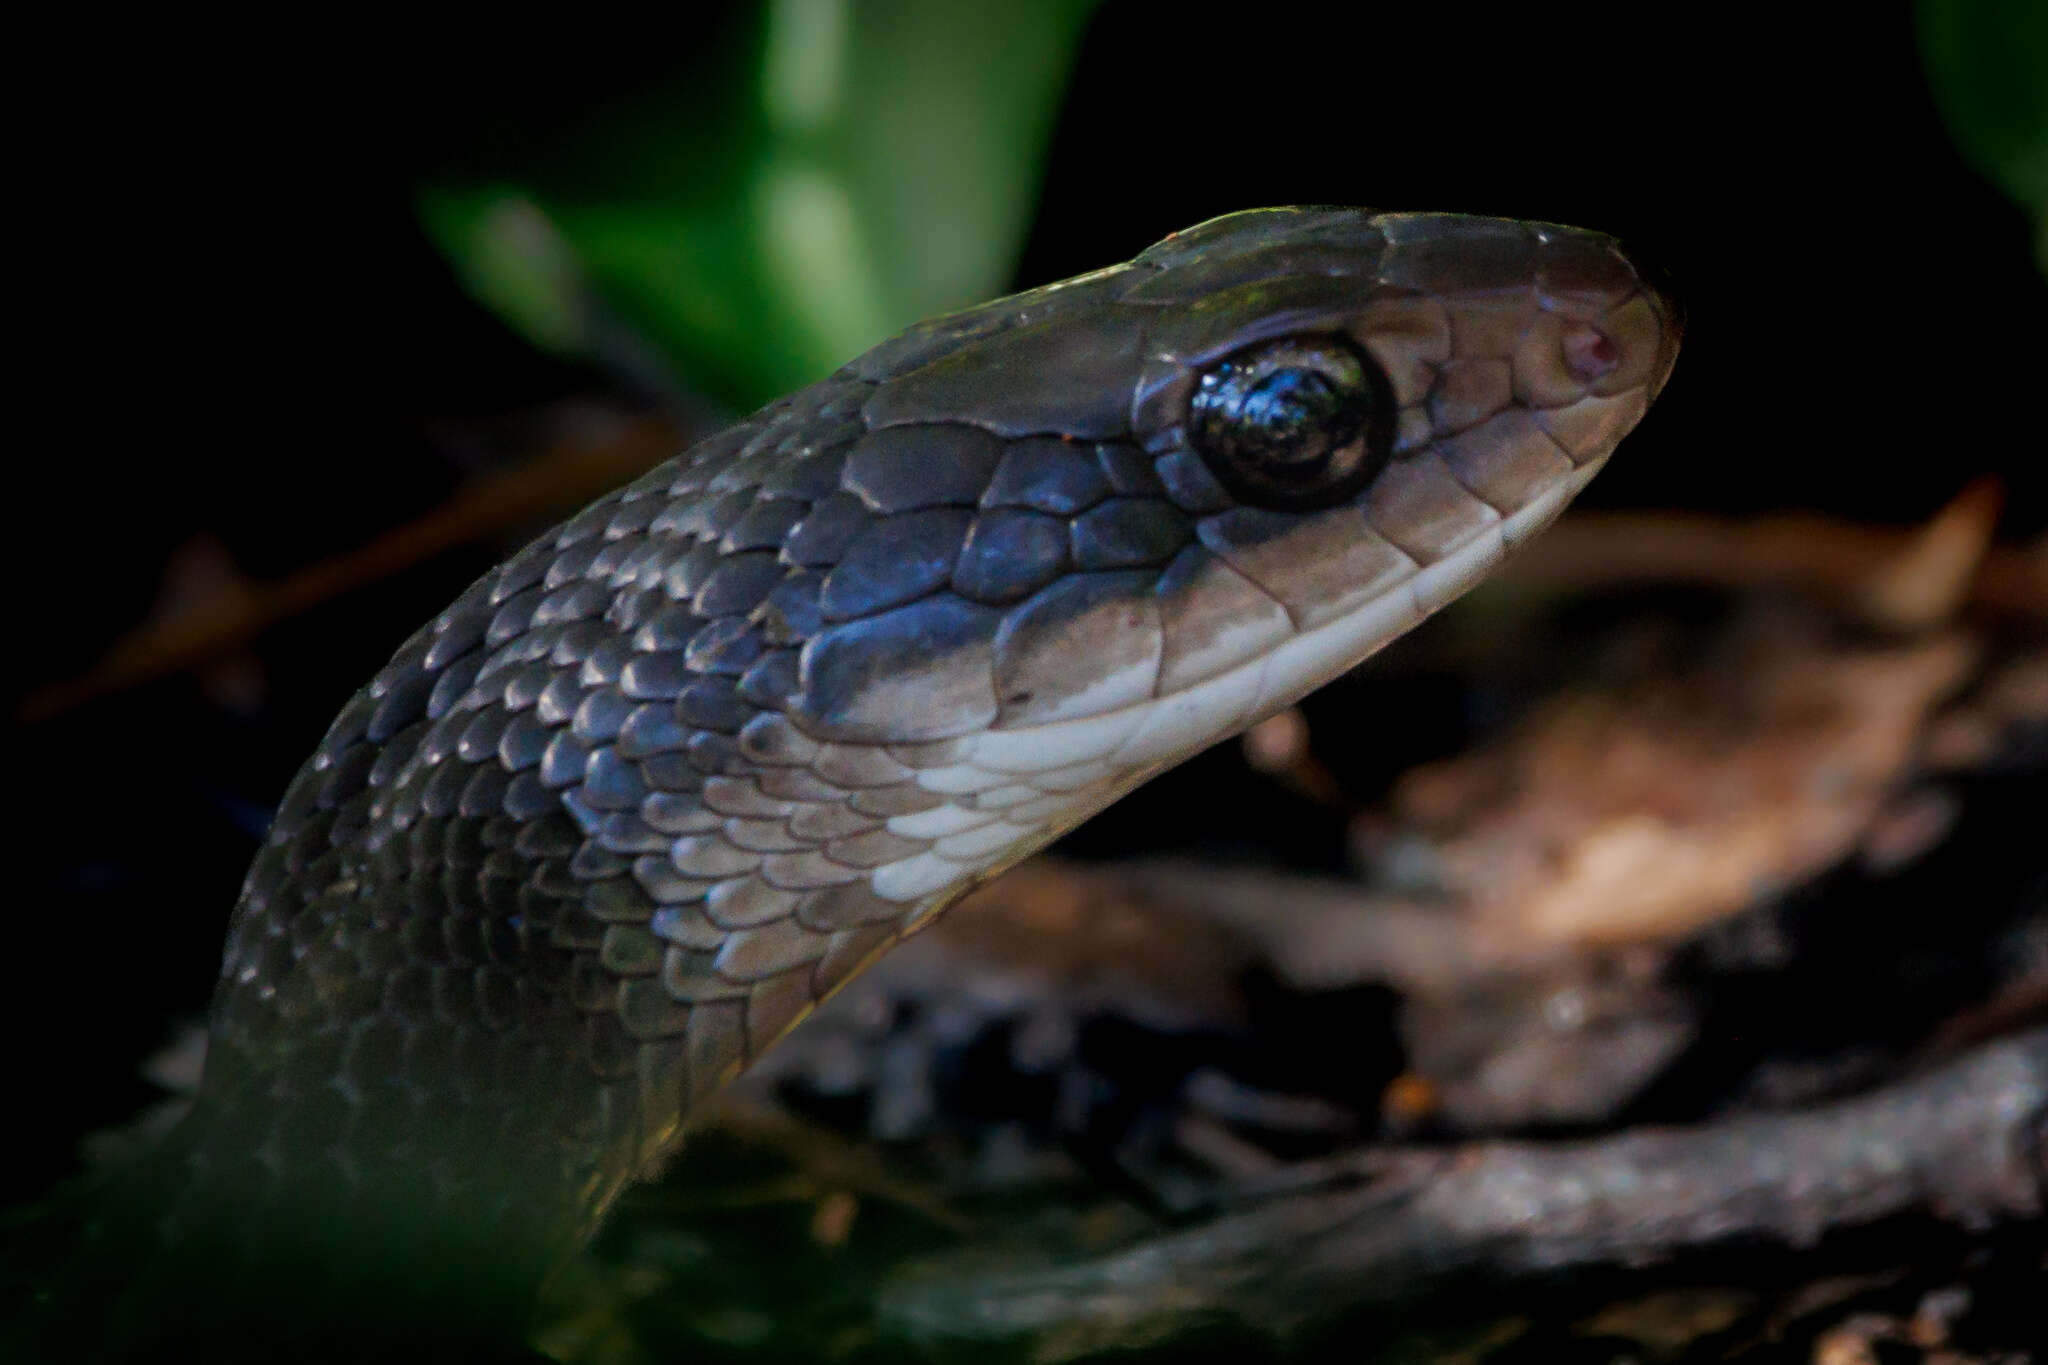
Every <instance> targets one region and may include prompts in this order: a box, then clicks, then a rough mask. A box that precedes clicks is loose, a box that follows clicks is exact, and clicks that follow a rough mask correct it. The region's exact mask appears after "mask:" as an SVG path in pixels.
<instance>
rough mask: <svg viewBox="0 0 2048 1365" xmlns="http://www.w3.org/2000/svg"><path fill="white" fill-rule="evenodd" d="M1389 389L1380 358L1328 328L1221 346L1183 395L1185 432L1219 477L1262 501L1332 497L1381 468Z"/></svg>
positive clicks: (1287, 504)
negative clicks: (1233, 347) (1232, 348)
mask: <svg viewBox="0 0 2048 1365" xmlns="http://www.w3.org/2000/svg"><path fill="white" fill-rule="evenodd" d="M1393 437H1394V398H1393V393H1392V392H1391V390H1390V389H1389V388H1388V386H1387V379H1386V376H1385V375H1384V374H1382V373H1381V372H1380V368H1379V366H1377V365H1375V364H1373V362H1372V361H1371V360H1369V359H1367V358H1366V357H1365V356H1363V355H1361V354H1359V352H1358V349H1357V348H1356V347H1354V346H1352V345H1351V344H1350V343H1349V342H1346V341H1342V340H1339V339H1338V338H1336V337H1327V336H1312V337H1290V338H1288V339H1286V340H1284V341H1273V342H1265V343H1262V344H1260V345H1257V346H1252V347H1247V348H1246V349H1245V350H1242V351H1238V352H1236V353H1235V354H1233V355H1228V356H1225V357H1224V358H1223V359H1222V360H1219V361H1217V362H1216V363H1215V364H1214V365H1212V366H1210V367H1209V368H1208V369H1207V370H1205V371H1203V373H1202V376H1201V379H1200V381H1199V382H1198V383H1197V384H1196V387H1195V394H1194V397H1193V399H1192V400H1191V401H1190V402H1189V404H1188V438H1189V440H1190V441H1191V442H1192V443H1193V445H1194V447H1195V450H1196V451H1197V452H1198V453H1199V454H1200V455H1201V457H1202V458H1203V459H1204V460H1205V461H1207V462H1208V465H1209V468H1210V469H1211V470H1212V471H1214V472H1215V475H1216V477H1217V478H1218V479H1220V480H1222V482H1223V485H1224V487H1226V488H1228V489H1229V490H1230V491H1231V492H1232V493H1234V494H1236V495H1237V496H1238V497H1240V498H1242V499H1244V500H1245V501H1247V502H1251V503H1255V504H1257V505H1259V506H1262V507H1273V508H1283V509H1289V510H1309V509H1313V508H1317V507H1334V506H1335V505H1336V504H1338V503H1340V502H1343V501H1344V500H1345V499H1347V498H1349V497H1350V496H1351V495H1352V494H1354V493H1356V492H1357V491H1358V490H1359V489H1361V488H1363V487H1364V486H1365V485H1366V484H1367V483H1369V482H1371V481H1372V477H1373V476H1374V475H1375V474H1377V473H1379V471H1380V469H1381V467H1382V466H1384V465H1385V464H1386V462H1387V456H1388V453H1389V451H1390V449H1391V448H1392V446H1393Z"/></svg>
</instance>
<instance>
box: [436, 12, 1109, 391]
mask: <svg viewBox="0 0 2048 1365" xmlns="http://www.w3.org/2000/svg"><path fill="white" fill-rule="evenodd" d="M1094 2H1095V0H979V2H978V3H976V4H971V5H963V4H959V3H957V0H861V3H854V0H769V3H767V4H765V5H762V6H758V7H753V8H749V9H747V10H745V11H743V12H741V13H740V14H739V15H737V16H736V17H731V18H729V19H728V21H726V22H724V23H723V24H716V25H707V32H706V33H705V34H704V36H703V41H702V42H701V43H699V44H697V45H696V46H694V47H693V48H692V50H691V51H689V52H687V53H682V54H679V55H678V56H677V58H676V59H675V60H674V61H672V62H666V63H657V66H656V69H654V70H653V71H652V72H651V73H650V72H649V70H648V67H647V64H646V63H645V62H644V61H635V62H626V61H622V63H621V66H622V68H625V67H631V68H633V69H634V74H632V75H631V76H630V77H628V76H626V75H624V74H622V75H621V78H620V81H619V83H618V85H617V87H616V88H607V89H606V90H605V91H604V93H603V94H601V95H599V96H597V97H593V98H577V97H574V96H570V97H567V98H565V99H555V100H549V99H547V98H545V97H543V98H539V99H537V100H536V101H535V102H534V105H533V107H529V108H524V109H508V110H504V111H499V112H498V113H496V114H494V115H492V116H491V117H489V118H487V119H480V120H479V122H478V125H477V126H476V127H475V128H474V129H471V130H469V131H468V133H467V135H466V136H465V137H464V138H463V139H461V140H460V141H459V142H458V143H457V145H456V146H455V147H454V149H453V150H452V152H451V153H450V155H448V156H447V157H446V158H444V161H445V163H446V164H445V168H444V169H443V170H442V171H440V172H438V173H436V174H435V175H433V176H431V177H430V178H429V179H428V181H427V183H425V184H424V185H423V186H422V187H421V189H420V193H419V208H420V215H421V221H422V223H423V224H424V226H425V228H426V230H427V232H428V234H429V236H430V237H431V238H432V239H433V241H434V242H435V243H436V245H437V246H438V247H439V248H440V249H441V250H442V251H443V252H444V253H445V254H446V255H447V256H448V258H449V259H450V260H451V261H452V262H453V263H454V265H455V267H456V270H457V271H458V273H459V275H460V277H461V278H462V280H463V281H464V283H465V285H466V286H467V287H468V288H469V289H470V290H471V291H472V292H473V293H474V294H475V295H476V296H477V297H478V298H479V299H481V300H483V301H484V302H485V303H486V304H488V305H489V306H490V307H492V308H493V309H495V310H496V311H497V312H498V313H499V314H500V315H501V316H503V317H504V318H506V319H507V320H508V321H509V322H511V323H512V324H513V325H514V326H516V327H517V328H519V329H520V330H521V331H522V332H523V333H524V334H525V335H527V336H528V337H530V338H531V339H532V340H533V341H534V342H535V343H536V344H538V345H540V346H543V347H545V348H547V349H549V350H552V351H555V352H559V353H568V354H578V355H583V356H589V357H593V358H596V359H598V360H600V361H602V362H604V363H607V364H609V365H612V366H614V367H619V368H625V369H628V370H636V371H640V372H642V373H645V372H646V371H648V370H649V369H652V370H653V371H655V372H656V373H657V374H666V375H667V376H668V377H670V378H672V379H673V378H680V379H682V380H684V381H686V382H687V384H688V386H689V387H690V388H691V389H693V390H695V391H697V392H699V393H701V394H704V395H705V396H708V397H710V398H713V399H715V400H718V401H720V402H723V403H726V404H728V405H731V406H734V407H751V406H753V405H755V404H757V403H759V402H761V401H763V400H765V399H766V398H768V397H770V396H772V395H774V394H776V393H779V392H782V391H784V390H786V389H789V388H792V387H795V386H797V385H799V384H803V383H806V382H808V381H809V380H811V379H814V378H816V377H818V376H819V375H822V374H824V373H826V372H828V371H829V370H830V369H831V368H832V367H834V366H836V365H838V364H840V363H842V362H843V361H845V360H847V359H848V358H850V357H851V356H853V355H855V354H857V353H859V352H860V351H861V350H863V349H865V348H866V347H868V346H870V345H872V344H874V343H875V342H876V341H879V340H881V339H882V338H884V337H886V336H888V335H890V334H891V333H893V332H895V331H898V330H900V329H901V328H903V327H905V326H907V325H909V324H910V323H912V322H915V321H917V320H918V319H919V318H922V317H926V316H929V315H931V314H933V313H937V312H943V311H945V310H947V309H951V308H957V307H962V306H965V305H967V304H970V303H974V302H977V301H979V300H980V299H983V298H986V297H988V296H990V295H992V294H994V293H997V292H999V291H1000V290H1001V289H1002V288H1003V287H1004V286H1005V284H1006V283H1007V282H1008V280H1009V278H1010V274H1011V271H1012V268H1013V266H1014V263H1015V260H1016V255H1017V252H1018V250H1019V248H1020V247H1021V245H1022V240H1023V234H1024V232H1025V229H1026V228H1027V226H1028V224H1029V216H1030V211H1031V208H1032V205H1033V203H1034V201H1035V197H1036V192H1037V187H1038V181H1039V174H1040V167H1041V163H1042V162H1043V159H1044V154H1045V148H1046V144H1047V142H1048V140H1049V138H1050V135H1051V131H1052V127H1053V123H1054V120H1055V118H1056V116H1057V112H1058V107H1059V102H1060V98H1061V96H1062V94H1063V93H1064V89H1065V84H1066V79H1067V75H1068V72H1069V69H1070V67H1071V65H1072V59H1073V54H1074V50H1075V48H1076V46H1077V45H1078V42H1079V38H1080V34H1081V29H1082V27H1083V25H1084V23H1085V21H1086V19H1087V17H1088V15H1089V13H1090V12H1091V10H1092V9H1093V7H1094Z"/></svg>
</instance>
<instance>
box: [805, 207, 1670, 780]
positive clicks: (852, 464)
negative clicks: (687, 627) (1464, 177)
mask: <svg viewBox="0 0 2048 1365" xmlns="http://www.w3.org/2000/svg"><path fill="white" fill-rule="evenodd" d="M1679 334H1680V324H1679V321H1678V311H1677V308H1676V306H1675V304H1674V302H1673V301H1672V299H1671V298H1670V297H1669V296H1668V294H1667V293H1666V292H1665V291H1664V290H1663V289H1662V288H1661V287H1660V286H1659V284H1658V283H1657V282H1656V281H1655V279H1654V277H1652V276H1651V275H1650V274H1649V273H1648V272H1646V271H1645V270H1643V269H1641V268H1640V267H1639V266H1637V265H1636V264H1635V262H1634V261H1633V260H1632V259H1631V258H1630V256H1629V255H1628V254H1627V253H1625V252H1624V251H1623V250H1622V249H1621V248H1620V247H1619V246H1618V245H1617V244H1616V243H1615V242H1614V241H1613V240H1612V239H1610V238H1608V237H1604V236H1601V235H1598V234H1594V233H1588V232H1582V231H1578V230H1575V229H1571V228H1564V227H1556V226H1552V225H1548V224H1533V223H1522V222H1514V221H1508V220H1502V219H1493V218H1477V217H1463V216H1457V215H1448V214H1372V213H1368V212H1364V211H1360V210H1349V209H1268V210H1257V211H1252V212H1246V213H1238V214H1232V215H1229V216H1227V217H1223V218H1218V219H1215V220H1212V221H1210V222H1208V223H1204V224H1202V225H1200V226H1198V227H1194V228H1191V229H1189V230H1187V231H1185V232H1181V233H1178V234H1176V235H1174V236H1172V237H1169V238H1167V239H1166V240H1164V241H1162V242H1160V243H1159V244H1158V245H1156V246H1154V247H1152V248H1151V249H1150V250H1148V251H1145V252H1144V253H1142V254H1141V255H1139V256H1138V257H1137V259H1136V260H1134V261H1132V262H1130V263H1129V264H1127V265H1123V266H1119V267H1115V268H1113V269H1110V270H1106V271H1099V272H1096V273H1095V274H1092V275H1087V276H1083V277H1081V278H1079V279H1077V280H1073V281H1069V282H1067V283H1064V284H1060V285H1054V286H1051V287H1049V288H1046V289H1041V290H1036V291H1033V292H1031V293H1027V294H1022V295H1018V296H1016V297H1014V298H1010V299H1006V300H1000V301H998V302H996V303H993V304H990V305H987V306H986V307H984V308H980V309H975V310H970V311H969V312H966V313H961V314H956V315H954V316H952V317H949V318H944V319H939V320H938V321H936V322H934V323H930V324H926V325H925V326H923V327H920V328H916V329H913V330H912V331H911V332H909V333H906V334H905V335H904V336H902V337H900V338H897V339H896V340H894V341H891V342H889V343H885V344H884V345H883V346H881V347H878V348H877V349H876V350H875V351H873V352H871V353H870V354H869V355H868V356H865V357H863V358H862V359H861V360H859V361H856V362H855V363H854V364H853V365H852V366H850V367H848V369H847V370H846V371H844V372H843V374H844V375H846V376H851V377H858V378H860V379H863V380H867V381H870V382H872V383H874V384H875V388H874V389H873V391H872V393H871V394H870V395H869V397H868V398H867V399H866V401H865V402H864V404H863V408H862V420H863V422H864V424H865V426H866V428H867V431H866V434H865V435H864V436H862V437H861V438H860V439H859V440H858V441H857V442H856V443H855V445H854V447H853V450H852V453H851V455H850V457H849V459H848V461H847V465H846V471H847V477H846V487H847V488H849V489H851V490H852V491H853V492H854V493H856V494H857V495H858V496H859V498H860V499H861V501H862V508H863V511H864V512H866V513H868V514H870V515H877V514H878V515H881V516H884V517H888V518H907V519H914V524H913V523H909V522H906V527H905V529H906V530H907V531H913V532H915V534H905V535H899V536H896V537H894V538H893V539H891V538H888V537H886V536H885V535H882V534H876V535H875V536H874V537H873V544H874V546H875V548H876V552H877V553H876V556H875V559H876V562H875V563H873V564H869V563H868V562H867V556H865V555H855V556H853V558H854V559H855V560H857V561H859V562H857V563H854V564H852V565H851V566H849V564H848V563H845V562H842V563H841V564H839V565H838V566H837V567H835V568H834V569H833V571H832V576H831V578H829V579H828V580H827V582H826V583H825V594H826V596H827V597H828V598H830V597H832V596H834V592H833V590H834V588H835V587H839V586H847V587H851V586H852V580H855V579H858V580H859V581H860V582H861V584H863V585H865V586H875V585H881V586H884V587H886V588H889V589H892V590H900V589H901V588H902V587H903V585H904V584H906V583H907V582H909V581H910V580H912V579H913V578H916V577H917V574H918V571H919V568H920V566H929V567H924V568H923V569H922V573H923V577H922V578H920V579H919V580H918V581H920V582H922V583H923V584H924V587H923V589H922V590H921V591H920V592H918V593H917V594H916V596H915V600H913V601H909V602H905V603H903V604H901V605H896V604H893V603H887V602H886V600H885V599H886V598H888V597H889V596H890V595H891V592H886V591H885V592H882V593H880V594H871V595H869V596H868V597H867V599H866V600H864V601H861V602H859V603H852V602H849V605H861V606H866V605H875V606H881V607H884V608H885V609H883V610H880V611H877V612H874V613H872V614H867V613H864V614H861V615H859V616H858V617H857V618H851V617H850V618H848V619H845V620H843V621H841V622H839V623H835V624H832V625H830V626H829V627H828V628H827V629H825V630H823V631H822V632H820V633H819V634H817V635H816V636H815V637H813V638H812V639H810V640H809V641H807V642H806V645H805V650H804V655H803V660H802V672H801V679H800V685H799V686H798V688H797V689H796V691H795V692H794V693H793V695H792V697H791V699H790V700H791V706H790V714H791V715H792V716H793V717H794V718H796V720H797V721H798V723H799V724H800V725H801V726H803V727H804V728H805V729H806V730H808V731H810V732H811V733H812V734H814V735H816V736H818V737H821V738H830V739H836V740H852V741H867V742H873V741H897V742H902V741H913V740H918V741H923V740H934V741H935V740H948V741H960V742H959V743H956V745H955V747H956V748H960V749H963V750H964V751H966V752H967V754H968V756H969V757H968V761H970V762H973V763H983V764H987V765H989V766H990V767H991V768H992V769H1000V770H1011V769H1014V768H1018V767H1021V766H1025V765H1040V766H1044V765H1046V764H1048V763H1049V762H1050V761H1051V759H1052V758H1055V757H1058V758H1070V759H1071V761H1072V762H1074V763H1079V764H1083V765H1084V767H1083V768H1081V769H1078V770H1077V772H1076V774H1075V775H1076V776H1078V775H1079V773H1081V772H1096V771H1097V770H1098V769H1101V770H1104V771H1113V772H1115V773H1117V774H1121V775H1124V776H1126V777H1127V776H1128V775H1129V774H1131V773H1133V772H1137V771H1140V770H1143V771H1152V770H1156V768H1157V767H1159V766H1161V765H1164V764H1167V763H1170V762H1173V761H1175V760H1177V759H1178V758H1180V757H1184V756H1185V755H1186V754H1188V753H1190V752H1192V751H1193V750H1195V749H1199V748H1201V747H1204V746H1205V745H1207V744H1209V743H1213V742H1214V741H1216V740H1218V739H1221V738H1224V737H1225V736H1227V735H1229V734H1231V733H1233V732H1235V731H1237V730H1240V729H1242V728H1244V727H1245V726H1246V725H1249V724H1251V723H1252V722H1254V721H1255V720H1257V719H1258V718H1260V717H1261V716H1263V715H1266V714H1269V713H1271V712H1272V711H1274V710H1275V709H1277V708H1279V707H1281V706H1284V705H1286V704H1288V703H1290V702H1292V701H1293V700H1294V699H1296V698H1298V697H1299V696H1301V695H1302V694H1303V693H1305V692H1307V691H1309V690H1311V689H1312V688H1314V687H1316V686H1318V685H1319V684H1321V683H1323V682H1325V681H1327V680H1329V679H1330V678H1331V677H1333V676H1335V675H1336V674H1337V673H1339V672H1342V671H1343V670H1344V669H1347V668H1349V667H1351V666H1352V665H1353V664H1355V663H1357V662H1358V661H1359V660H1360V659H1362V658H1364V657H1365V656H1366V655H1368V654H1370V653H1371V652H1373V651H1374V650H1375V649H1377V648H1379V647H1380V646H1382V645H1384V644H1385V643H1387V642H1388V641H1389V640H1391V639H1393V638H1394V637H1395V636H1397V635H1399V634H1401V633H1402V632H1403V631H1405V630H1407V629H1408V628H1409V627H1411V626H1413V625H1415V624H1416V623H1417V622H1419V621H1421V620H1422V619H1423V618H1424V617H1426V616H1427V615H1429V614H1430V613H1431V612H1433V611H1434V610H1436V609H1437V608H1439V607H1441V606H1442V605H1444V604H1445V603H1446V602H1449V601H1450V600H1452V599H1453V598H1455V597H1456V596H1458V595H1459V594H1460V593H1461V592H1463V591H1464V590H1465V589H1466V588H1468V587H1469V586H1471V585H1472V584H1473V583H1474V582H1476V581H1477V580H1478V579H1479V578H1480V577H1482V576H1483V575H1484V574H1485V573H1486V571H1487V570H1488V569H1490V568H1491V567H1492V566H1493V565H1494V564H1496V563H1497V562H1499V560H1500V559H1501V558H1502V557H1503V556H1504V555H1505V554H1506V553H1507V552H1508V551H1509V550H1510V549H1511V548H1513V547H1514V546H1515V545H1516V544H1518V543H1520V542H1522V541H1524V540H1526V539H1527V538H1528V537H1530V536H1531V535H1533V534H1535V532H1537V531H1538V530H1540V529H1541V528H1542V527H1543V526H1544V525H1546V524H1547V523H1548V522H1549V521H1550V520H1551V519H1552V518H1553V517H1554V516H1555V515H1556V514H1557V512H1558V511H1559V510H1561V509H1562V508H1563V506H1564V505H1565V503H1566V502H1567V501H1569V500H1570V498H1571V497H1572V495H1573V494H1575V493H1576V492H1577V491H1578V490H1579V489H1580V488H1581V487H1583V486H1584V485H1585V483H1586V481H1587V480H1588V479H1590V478H1591V477H1592V475H1593V474H1594V473H1595V472H1596V471H1597V470H1598V469H1599V468H1600V467H1601V465H1602V464H1603V463H1604V462H1605V461H1606V459H1607V457H1608V456H1609V454H1610V453H1611V452H1612V451H1613V449H1614V447H1615V445H1616V443H1617V442H1619V441H1620V439H1621V438H1622V436H1623V435H1624V434H1626V433H1627V432H1628V431H1629V430H1630V429H1631V428H1632V427H1633V426H1634V425H1635V423H1636V421H1637V420H1638V419H1639V418H1640V417H1641V416H1642V415H1643V413H1644V411H1645V410H1646V408H1647V407H1648V405H1649V403H1650V401H1651V399H1652V398H1653V397H1654V396H1655V395H1656V393H1657V392H1658V390H1659V389H1660V388H1661V387H1662V385H1663V383H1664V381H1665V379H1666V377H1667V376H1668V375H1669V373H1670V370H1671V366H1672V363H1673V360H1674V359H1675V356H1676V352H1677V347H1678V340H1679ZM927 531H929V532H930V533H931V534H930V535H929V539H930V540H931V541H932V542H933V552H932V553H930V554H924V553H923V550H922V546H921V542H920V537H921V536H923V535H924V533H925V532H927ZM906 547H908V548H909V549H911V550H914V551H916V552H915V553H906V552H905V551H906ZM885 550H887V551H888V553H886V554H885ZM913 561H915V562H913ZM941 564H943V565H944V568H945V570H946V572H945V575H944V581H943V582H940V581H939V576H938V574H937V573H936V572H935V570H936V568H937V566H939V565H941ZM851 596H852V595H851V594H849V597H851ZM828 614H829V613H828ZM1113 785H1114V784H1113Z"/></svg>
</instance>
